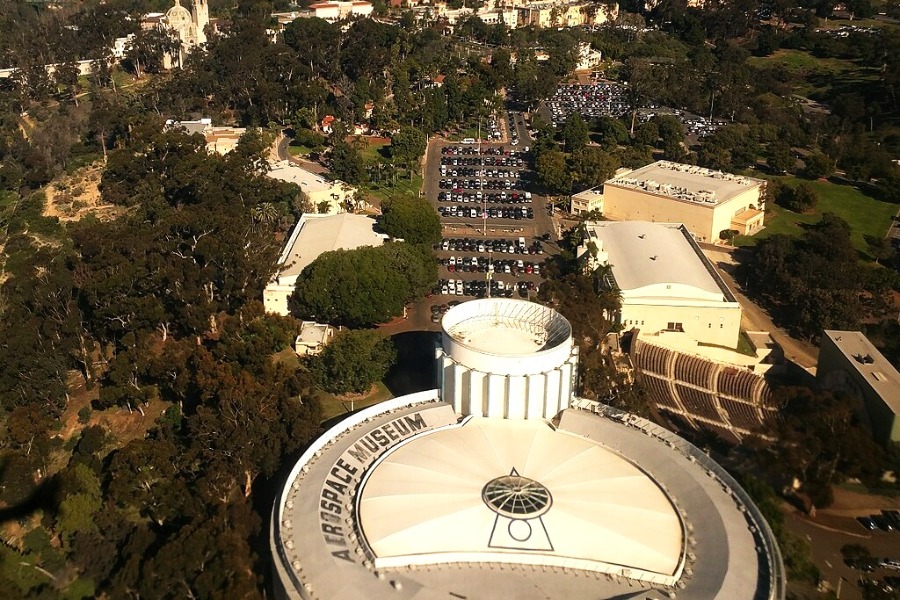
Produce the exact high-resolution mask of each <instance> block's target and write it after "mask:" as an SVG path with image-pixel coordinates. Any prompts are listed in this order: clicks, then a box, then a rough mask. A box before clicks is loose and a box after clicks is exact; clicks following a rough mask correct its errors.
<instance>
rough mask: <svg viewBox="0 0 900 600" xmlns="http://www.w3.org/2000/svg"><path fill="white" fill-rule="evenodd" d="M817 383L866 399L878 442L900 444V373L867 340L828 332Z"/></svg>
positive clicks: (853, 333)
mask: <svg viewBox="0 0 900 600" xmlns="http://www.w3.org/2000/svg"><path fill="white" fill-rule="evenodd" d="M816 379H817V380H818V382H819V384H820V385H822V387H825V388H827V389H831V390H835V391H839V392H849V393H851V394H854V395H856V396H858V397H859V398H860V399H862V401H863V404H864V405H865V407H866V412H867V413H868V415H869V422H870V425H871V428H872V437H873V438H874V439H875V441H877V442H879V443H881V444H889V443H897V442H900V419H898V418H897V413H898V412H900V372H897V369H896V368H895V367H894V366H893V365H892V364H891V363H890V362H888V360H887V359H886V358H885V357H884V355H883V354H882V353H881V352H879V351H878V349H877V348H876V347H875V346H873V345H872V342H870V341H869V339H868V338H867V337H866V336H864V335H863V334H862V333H860V332H859V331H834V330H828V329H826V330H825V331H824V332H823V333H822V339H821V342H820V344H819V364H818V368H817V369H816Z"/></svg>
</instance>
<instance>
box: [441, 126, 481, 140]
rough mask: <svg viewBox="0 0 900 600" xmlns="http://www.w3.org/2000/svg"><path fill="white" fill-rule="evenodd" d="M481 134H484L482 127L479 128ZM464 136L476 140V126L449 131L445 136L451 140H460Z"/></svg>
mask: <svg viewBox="0 0 900 600" xmlns="http://www.w3.org/2000/svg"><path fill="white" fill-rule="evenodd" d="M481 135H484V128H482V130H481ZM466 138H472V139H473V140H478V126H477V125H476V126H475V127H467V128H466V129H462V130H460V131H459V132H456V133H451V134H450V135H449V136H447V139H449V140H450V141H452V142H458V141H460V140H464V139H466Z"/></svg>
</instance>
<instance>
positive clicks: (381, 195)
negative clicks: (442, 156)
mask: <svg viewBox="0 0 900 600" xmlns="http://www.w3.org/2000/svg"><path fill="white" fill-rule="evenodd" d="M421 189H422V177H421V176H420V175H418V174H415V175H413V178H412V179H409V177H408V176H405V175H398V176H397V181H396V183H395V184H394V185H384V184H376V183H373V184H371V185H370V186H369V193H370V194H371V195H373V196H375V197H376V198H378V200H379V202H384V201H385V200H387V199H389V198H392V197H394V196H406V195H413V196H418V195H419V191H420V190H421Z"/></svg>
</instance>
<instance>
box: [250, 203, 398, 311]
mask: <svg viewBox="0 0 900 600" xmlns="http://www.w3.org/2000/svg"><path fill="white" fill-rule="evenodd" d="M386 239H387V236H386V235H384V234H382V233H377V232H376V231H375V220H374V219H372V218H370V217H366V216H363V215H353V214H350V213H342V214H339V215H303V216H302V217H300V221H299V222H298V223H297V225H296V227H294V231H293V232H292V233H291V237H290V238H289V239H288V241H287V244H285V246H284V250H282V252H281V256H280V257H279V259H278V272H277V273H276V275H275V277H273V278H272V280H271V281H270V282H269V284H268V285H267V286H266V288H265V290H264V291H263V305H264V306H265V309H266V312H270V313H276V314H279V315H288V314H290V311H289V310H288V298H289V297H290V295H291V294H293V293H294V287H295V286H296V284H297V278H298V277H299V276H300V273H301V272H303V269H304V268H305V267H306V266H307V265H309V264H310V263H312V262H313V261H314V260H316V259H317V258H318V257H319V256H320V255H321V254H323V253H325V252H330V251H331V250H352V249H354V248H361V247H363V246H380V245H382V244H383V243H384V241H385V240H386Z"/></svg>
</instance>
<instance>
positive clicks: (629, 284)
mask: <svg viewBox="0 0 900 600" xmlns="http://www.w3.org/2000/svg"><path fill="white" fill-rule="evenodd" d="M592 246H593V248H596V255H593V251H592ZM578 254H579V257H582V258H583V260H585V261H586V262H587V264H588V265H589V266H590V267H591V268H598V267H601V266H607V267H609V269H608V272H607V274H606V279H607V285H609V286H610V287H611V288H613V289H617V290H618V291H619V292H620V294H621V310H620V312H619V314H618V315H616V319H617V322H618V324H619V325H620V326H621V327H622V329H628V330H630V329H639V330H641V332H642V334H649V335H654V334H658V333H661V332H684V333H686V334H687V335H688V336H690V337H691V338H692V339H694V340H696V341H697V342H700V343H702V344H715V345H718V346H725V347H727V348H736V347H737V343H738V335H739V334H740V327H741V306H740V304H738V301H737V299H736V298H735V297H734V294H732V292H731V290H729V289H728V286H726V285H725V282H724V281H722V279H721V278H720V277H719V276H718V274H717V273H716V271H715V268H714V267H713V266H712V265H711V264H710V262H709V260H708V259H707V258H706V257H705V256H704V255H703V253H702V252H701V251H700V248H699V247H698V246H697V244H696V242H695V241H694V239H693V238H692V237H691V235H690V233H689V232H688V231H687V229H686V228H685V227H684V226H683V225H681V224H672V223H650V222H648V221H625V222H613V221H604V222H598V223H588V224H587V236H586V238H585V240H584V241H583V243H582V245H581V246H580V247H579V249H578Z"/></svg>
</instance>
